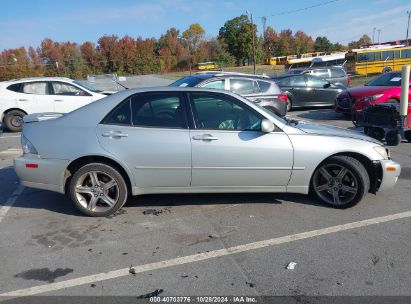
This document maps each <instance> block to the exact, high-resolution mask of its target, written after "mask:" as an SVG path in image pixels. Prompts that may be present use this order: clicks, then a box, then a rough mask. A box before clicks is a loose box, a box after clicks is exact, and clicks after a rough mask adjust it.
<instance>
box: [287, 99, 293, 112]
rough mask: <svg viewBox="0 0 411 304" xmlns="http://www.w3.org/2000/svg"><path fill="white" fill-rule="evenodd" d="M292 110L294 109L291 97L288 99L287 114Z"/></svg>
mask: <svg viewBox="0 0 411 304" xmlns="http://www.w3.org/2000/svg"><path fill="white" fill-rule="evenodd" d="M292 109H293V102H292V101H291V99H290V97H288V103H287V113H288V112H290V111H291V110H292Z"/></svg>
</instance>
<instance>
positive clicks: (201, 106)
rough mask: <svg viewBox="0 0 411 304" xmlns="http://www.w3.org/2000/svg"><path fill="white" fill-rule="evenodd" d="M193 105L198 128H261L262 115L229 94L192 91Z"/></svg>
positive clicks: (246, 129) (233, 129)
mask: <svg viewBox="0 0 411 304" xmlns="http://www.w3.org/2000/svg"><path fill="white" fill-rule="evenodd" d="M191 107H192V110H193V114H194V121H195V124H196V128H197V129H214V130H230V131H260V130H261V120H262V117H261V116H260V115H259V114H258V113H256V112H254V111H252V110H251V109H249V108H248V107H247V106H245V105H242V104H239V103H237V102H234V101H233V100H232V99H231V98H228V97H227V96H220V95H211V94H206V93H192V94H191Z"/></svg>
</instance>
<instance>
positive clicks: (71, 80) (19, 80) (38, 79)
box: [4, 77, 74, 83]
mask: <svg viewBox="0 0 411 304" xmlns="http://www.w3.org/2000/svg"><path fill="white" fill-rule="evenodd" d="M28 81H66V82H73V81H74V80H73V79H70V78H67V77H27V78H16V79H10V80H7V81H4V82H6V83H12V82H28Z"/></svg>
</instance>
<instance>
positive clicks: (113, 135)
mask: <svg viewBox="0 0 411 304" xmlns="http://www.w3.org/2000/svg"><path fill="white" fill-rule="evenodd" d="M101 136H103V137H111V138H119V137H128V134H126V133H121V132H120V131H110V132H104V133H103V134H101Z"/></svg>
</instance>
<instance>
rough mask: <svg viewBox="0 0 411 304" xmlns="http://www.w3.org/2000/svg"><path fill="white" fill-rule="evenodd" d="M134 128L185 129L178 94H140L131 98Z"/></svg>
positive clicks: (182, 106)
mask: <svg viewBox="0 0 411 304" xmlns="http://www.w3.org/2000/svg"><path fill="white" fill-rule="evenodd" d="M131 113H132V114H131V117H132V123H133V125H134V126H142V127H160V128H186V126H187V125H186V119H185V111H184V105H183V101H182V98H181V97H180V95H179V94H178V93H167V94H165V93H153V94H141V95H135V96H133V97H131Z"/></svg>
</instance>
